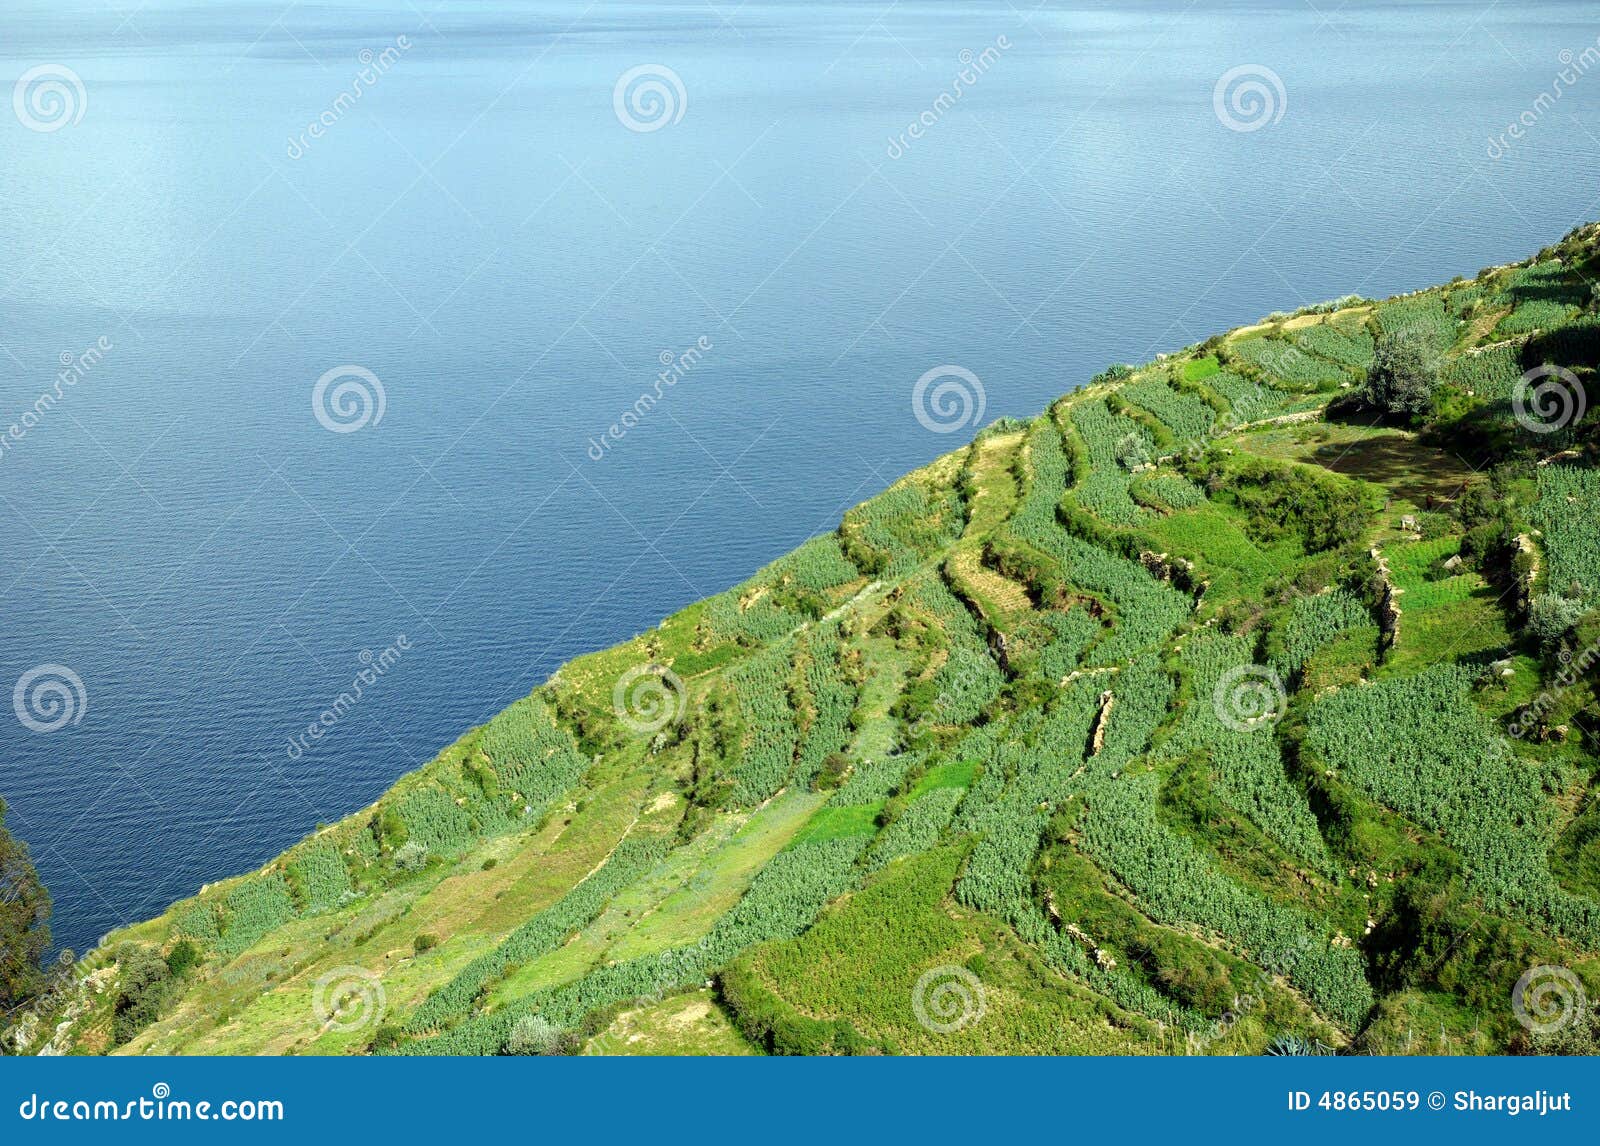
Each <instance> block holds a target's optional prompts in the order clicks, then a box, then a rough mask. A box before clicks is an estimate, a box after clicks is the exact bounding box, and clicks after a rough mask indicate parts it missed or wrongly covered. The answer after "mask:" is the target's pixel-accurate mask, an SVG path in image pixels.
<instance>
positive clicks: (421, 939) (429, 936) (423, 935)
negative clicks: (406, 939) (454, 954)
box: [411, 931, 439, 955]
mask: <svg viewBox="0 0 1600 1146" xmlns="http://www.w3.org/2000/svg"><path fill="white" fill-rule="evenodd" d="M437 946H439V937H438V936H437V935H435V934H433V932H431V931H423V932H419V933H418V935H417V937H416V938H415V939H413V940H412V941H411V950H413V951H415V952H416V953H417V954H418V955H421V954H422V953H423V952H424V951H432V950H433V949H434V948H435V947H437Z"/></svg>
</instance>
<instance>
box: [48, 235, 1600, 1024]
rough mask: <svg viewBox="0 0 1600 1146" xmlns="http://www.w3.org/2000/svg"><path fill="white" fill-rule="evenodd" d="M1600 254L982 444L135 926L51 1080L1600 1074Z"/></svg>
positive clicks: (1340, 326) (1277, 335)
mask: <svg viewBox="0 0 1600 1146" xmlns="http://www.w3.org/2000/svg"><path fill="white" fill-rule="evenodd" d="M1597 244H1600V228H1585V229H1580V230H1579V231H1577V232H1574V233H1573V234H1572V235H1569V236H1568V237H1567V238H1566V239H1564V240H1563V241H1562V242H1561V243H1560V244H1558V245H1556V246H1554V247H1552V248H1549V249H1547V250H1545V251H1542V252H1540V253H1539V255H1538V256H1537V257H1536V258H1535V259H1533V260H1530V261H1529V262H1527V263H1524V264H1521V265H1518V266H1511V267H1500V268H1493V269H1491V270H1488V271H1485V272H1483V273H1482V274H1480V275H1479V276H1478V277H1477V278H1476V279H1473V280H1458V281H1457V282H1454V283H1451V284H1449V285H1447V286H1444V287H1440V288H1437V289H1434V290H1429V291H1425V292H1421V293H1418V294H1414V295H1408V296H1405V297H1401V298H1396V299H1391V300H1389V301H1385V302H1377V301H1373V300H1366V299H1355V298H1352V299H1344V300H1340V302H1339V303H1337V304H1329V305H1325V306H1320V307H1313V308H1308V309H1307V310H1304V311H1301V312H1298V313H1296V314H1293V315H1274V316H1272V317H1270V318H1269V319H1267V320H1265V321H1264V322H1262V323H1260V324H1258V325H1255V326H1252V327H1248V328H1245V329H1242V330H1238V331H1234V332H1232V333H1231V334H1229V335H1226V336H1220V337H1217V338H1213V339H1210V340H1208V341H1206V342H1205V343H1202V344H1200V345H1197V346H1194V347H1190V348H1188V349H1186V350H1185V351H1182V352H1180V353H1178V354H1174V355H1170V356H1165V357H1163V358H1161V359H1160V360H1158V361H1156V362H1153V363H1148V364H1146V365H1143V366H1140V367H1136V368H1129V367H1113V368H1112V369H1110V370H1108V371H1107V372H1106V373H1104V374H1102V375H1100V376H1099V377H1097V378H1096V379H1095V380H1094V381H1093V382H1092V383H1090V384H1088V385H1086V386H1083V387H1082V388H1080V389H1077V390H1075V391H1073V392H1072V393H1070V394H1068V395H1067V396H1065V397H1063V398H1062V399H1060V400H1059V401H1057V402H1056V403H1055V404H1054V405H1053V406H1052V407H1051V408H1050V409H1049V410H1048V411H1046V412H1045V413H1044V414H1042V415H1040V416H1039V417H1037V418H1035V419H1033V420H1031V421H1027V422H1022V421H1012V420H1004V421H1001V422H999V423H996V424H994V425H992V426H989V427H987V428H985V429H984V430H983V431H982V432H981V433H979V434H977V436H976V438H975V440H973V441H972V442H971V443H970V444H969V445H968V446H967V447H966V448H964V449H961V450H959V451H957V452H956V453H953V454H950V455H948V456H946V457H944V458H941V459H939V460H938V461H936V462H934V463H933V464H931V465H929V466H927V467H926V468H924V469H922V470H919V471H917V472H916V473H913V474H910V475H909V476H907V477H905V478H903V479H902V480H900V481H899V482H897V483H896V484H895V485H894V486H892V487H891V488H890V489H888V490H887V491H885V492H883V493H881V494H879V495H878V496H877V497H874V498H873V499H872V500H870V501H868V502H866V503H864V504H862V505H860V506H858V507H856V508H855V509H853V510H851V511H850V512H848V513H847V514H846V515H845V517H844V520H843V521H842V522H841V524H840V526H839V528H838V529H837V530H836V531H835V532H834V533H831V534H828V535H826V536H822V537H818V538H815V539H813V540H812V541H809V542H807V543H806V544H805V545H803V546H801V547H800V548H799V549H798V550H796V551H795V552H794V553H792V554H789V555H788V556H786V557H783V558H781V559H780V560H778V561H776V562H774V563H773V564H771V565H769V566H768V567H766V568H765V569H762V570H761V571H760V572H758V573H756V575H755V576H753V577H752V578H751V579H750V580H749V581H747V582H745V583H744V584H741V585H739V586H736V587H735V588H732V589H730V590H728V591H727V592H725V593H722V594H720V595H718V596H716V597H713V598H711V599H709V600H706V601H702V602H699V603H697V604H695V605H693V606H691V607H689V608H687V609H685V610H683V611H682V612H680V613H677V614H675V615H673V616H671V617H668V618H667V619H666V620H664V621H662V622H661V624H660V626H659V627H658V628H656V629H653V630H651V631H649V632H646V633H643V634H640V635H639V636H637V637H635V638H634V639H632V640H630V641H628V642H626V643H624V644H622V645H619V646H617V647H615V648H612V649H608V650H605V651H603V652H597V653H594V654H591V655H588V656H584V657H581V658H579V659H577V660H575V661H573V662H572V663H571V664H568V665H567V666H565V667H564V668H562V669H561V670H560V672H559V673H558V674H557V675H556V676H554V677H553V678H552V679H551V680H549V681H548V682H547V683H545V684H544V685H543V686H541V687H540V688H539V689H538V690H537V691H535V692H534V693H533V694H532V695H531V696H529V697H527V698H525V699H523V700H520V701H518V702H517V703H515V704H513V705H512V706H511V707H510V708H508V709H506V710H505V711H504V712H502V713H501V714H500V715H498V716H496V717H495V718H494V719H493V720H491V721H490V722H489V723H488V724H486V725H485V726H483V727H481V728H477V729H473V730H472V731H470V732H468V733H466V734H465V735H464V736H463V737H462V738H461V739H460V740H459V741H458V742H457V743H455V744H453V745H451V746H450V747H448V748H446V749H445V750H444V751H443V752H441V753H440V754H439V756H438V757H437V759H435V760H434V761H433V762H432V763H430V764H429V765H427V766H426V767H425V768H422V769H420V770H419V771H417V772H415V773H413V774H411V775H409V776H406V777H405V778H404V779H402V780H401V781H400V782H399V783H397V784H396V785H395V786H394V788H393V789H392V790H391V791H390V792H388V793H387V794H386V795H384V796H383V798H382V799H380V800H379V801H378V802H377V803H376V804H375V805H373V806H372V807H369V808H366V809H363V810H362V811H360V812H357V813H355V814H354V815H351V816H350V817H348V818H347V819H345V820H343V821H341V822H340V823H338V824H334V825H332V826H329V827H324V828H320V829H319V830H317V831H316V832H315V834H313V835H311V836H309V837H307V838H306V839H305V840H304V841H303V842H302V843H300V844H298V845H297V846H295V847H294V848H292V849H290V850H289V851H288V852H286V853H285V854H284V855H282V856H280V857H279V858H278V859H276V860H274V861H273V862H272V863H270V864H268V865H267V866H266V867H264V868H262V869H261V870H260V871H257V872H253V873H250V874H248V875H243V876H240V877H238V878H235V879H230V880H226V881H224V882H221V883H217V884H214V885H211V886H209V887H207V888H206V889H204V890H203V891H202V892H201V894H200V895H198V896H196V897H194V898H192V899H188V900H184V901H182V902H180V903H177V904H174V905H173V906H172V907H171V908H170V909H169V910H168V911H167V912H166V913H165V914H163V915H162V916H161V917H160V918H158V919H154V920H151V921H149V922H147V923H143V924H140V925H138V926H135V927H131V928H128V929H126V930H124V931H121V932H118V933H116V934H114V935H112V936H111V937H109V939H108V940H107V941H106V942H105V943H104V944H103V946H102V947H101V948H100V949H98V950H97V951H95V952H93V953H91V954H90V955H89V956H88V957H87V958H86V959H85V960H83V962H82V963H81V965H80V966H79V968H78V969H77V971H76V975H77V976H78V979H79V982H78V984H77V986H76V988H75V989H74V990H71V991H68V992H66V993H64V994H63V995H62V996H60V997H59V998H58V999H57V1004H58V1005H57V1008H56V1012H55V1013H54V1014H52V1015H49V1016H45V1017H43V1018H42V1019H41V1021H40V1022H39V1023H38V1024H37V1025H36V1027H35V1028H34V1029H33V1030H32V1031H31V1032H30V1040H31V1041H30V1042H29V1046H28V1049H33V1050H37V1049H39V1048H40V1047H41V1046H43V1045H44V1044H45V1043H46V1042H47V1041H53V1044H54V1049H57V1050H64V1051H69V1052H78V1053H106V1052H115V1053H142V1054H171V1053H180V1054H214V1053H249V1054H255V1053H288V1054H302V1053H314V1054H346V1053H398V1054H413V1053H421V1054H498V1053H507V1052H509V1053H524V1054H533V1053H596V1054H641V1053H642V1054H649V1053H716V1054H723V1053H726V1054H751V1053H910V1054H920V1053H940V1054H966V1053H982V1054H1022V1053H1027V1054H1037V1053H1044V1054H1099V1053H1106V1054H1182V1053H1201V1054H1259V1053H1263V1052H1266V1051H1268V1050H1269V1049H1270V1050H1273V1051H1275V1052H1282V1051H1289V1052H1298V1053H1304V1052H1306V1051H1308V1050H1310V1051H1314V1052H1318V1053H1321V1052H1323V1051H1325V1050H1340V1051H1355V1052H1374V1053H1402V1052H1409V1053H1438V1052H1448V1053H1499V1052H1504V1051H1507V1050H1514V1051H1519V1052H1521V1051H1557V1050H1577V1051H1593V1050H1595V1049H1596V1046H1595V1031H1594V1029H1593V1028H1592V1026H1585V1024H1584V1022H1582V1021H1579V1022H1576V1023H1573V1024H1569V1025H1567V1026H1565V1027H1564V1028H1563V1029H1561V1030H1559V1031H1552V1032H1550V1033H1537V1032H1536V1033H1530V1031H1529V1029H1528V1028H1527V1027H1526V1026H1525V1025H1524V1024H1523V1023H1521V1022H1519V1020H1518V1017H1517V1010H1516V1008H1514V1007H1513V1006H1512V1001H1513V994H1514V990H1515V988H1516V986H1517V984H1518V980H1519V978H1521V977H1523V976H1524V973H1525V972H1528V971H1529V969H1530V968H1534V967H1547V968H1565V969H1567V971H1566V972H1563V974H1566V973H1570V974H1572V975H1575V976H1577V977H1578V978H1579V979H1581V980H1582V981H1583V982H1585V983H1587V984H1588V993H1589V997H1590V998H1600V787H1597V777H1600V773H1597V770H1596V763H1597V760H1600V742H1597V739H1596V734H1597V733H1600V704H1597V700H1596V696H1597V693H1596V686H1597V674H1596V667H1597V664H1600V655H1597V648H1600V615H1597V614H1596V613H1595V612H1593V610H1592V607H1593V605H1594V604H1596V602H1597V600H1600V468H1596V467H1597V462H1600V435H1596V434H1595V432H1594V426H1595V424H1596V423H1597V421H1600V419H1597V418H1596V417H1595V416H1594V415H1592V414H1591V415H1589V416H1588V417H1586V418H1576V417H1574V416H1573V415H1574V414H1575V413H1576V412H1577V411H1576V409H1575V408H1574V407H1573V404H1574V403H1577V402H1583V403H1588V402H1589V399H1590V398H1591V397H1593V398H1595V399H1600V393H1596V385H1595V380H1596V366H1597V363H1600V313H1597V309H1600V298H1597V292H1596V291H1595V290H1594V289H1593V288H1592V285H1591V284H1592V283H1593V282H1594V281H1595V280H1597V279H1600V246H1597ZM1375 360H1376V361H1377V363H1378V368H1377V369H1376V370H1374V369H1373V365H1374V362H1375ZM1542 366H1559V367H1561V368H1563V370H1565V371H1566V373H1564V374H1557V373H1550V374H1547V375H1545V376H1543V377H1541V378H1540V379H1538V380H1537V382H1538V384H1539V385H1541V386H1543V387H1544V388H1543V389H1540V390H1538V391H1537V392H1534V393H1533V394H1532V396H1531V397H1530V395H1529V394H1528V393H1525V392H1524V391H1526V390H1527V387H1526V386H1521V385H1520V383H1521V379H1522V378H1523V376H1524V372H1525V371H1529V370H1531V369H1533V368H1537V367H1542ZM1418 371H1421V372H1422V374H1423V376H1424V377H1423V382H1422V383H1421V384H1420V388H1419V384H1418V382H1417V377H1416V374H1417V372H1418ZM1369 373H1370V374H1373V375H1374V376H1375V377H1376V378H1377V383H1376V384H1375V385H1374V386H1372V387H1371V388H1370V389H1369V384H1368V379H1369ZM1562 399H1565V400H1566V402H1567V408H1566V410H1565V413H1563V411H1562V408H1561V400H1562ZM1380 400H1381V401H1385V402H1387V403H1388V405H1387V407H1386V409H1379V408H1376V407H1375V406H1374V404H1373V403H1374V402H1376V401H1380ZM1591 404H1592V403H1591ZM1553 973H1554V972H1551V971H1549V970H1546V971H1544V972H1540V975H1543V976H1545V977H1548V976H1549V975H1551V974H1553ZM1522 1001H1523V999H1522V998H1521V997H1519V999H1518V1002H1519V1004H1520V1003H1521V1002H1522ZM1528 1001H1529V1003H1530V1005H1532V1004H1534V1003H1537V1002H1541V1001H1542V1000H1541V999H1535V998H1534V997H1533V995H1532V994H1530V995H1529V996H1528Z"/></svg>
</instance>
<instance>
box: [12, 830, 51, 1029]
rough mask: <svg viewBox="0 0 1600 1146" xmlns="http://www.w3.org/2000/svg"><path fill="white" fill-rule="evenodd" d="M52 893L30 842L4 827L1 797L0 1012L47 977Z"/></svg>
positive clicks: (27, 997)
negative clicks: (32, 855) (30, 850)
mask: <svg viewBox="0 0 1600 1146" xmlns="http://www.w3.org/2000/svg"><path fill="white" fill-rule="evenodd" d="M49 919H50V893H49V892H48V891H46V890H45V887H44V884H42V883H40V882H39V873H38V872H36V871H34V869H33V861H32V860H31V859H29V858H28V845H27V844H25V843H23V842H22V841H21V840H19V839H16V838H14V837H13V836H12V835H11V833H10V832H8V831H6V803H5V801H4V800H0V1011H9V1010H11V1009H12V1008H13V1007H16V1006H18V1005H19V1004H21V1003H23V1002H26V1001H27V1000H28V999H29V998H31V997H32V996H33V994H34V992H36V991H37V990H38V989H39V986H40V984H41V982H42V981H43V978H44V972H43V961H44V956H45V952H47V951H48V950H49V949H50V924H49Z"/></svg>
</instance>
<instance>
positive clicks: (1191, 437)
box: [1119, 378, 1217, 442]
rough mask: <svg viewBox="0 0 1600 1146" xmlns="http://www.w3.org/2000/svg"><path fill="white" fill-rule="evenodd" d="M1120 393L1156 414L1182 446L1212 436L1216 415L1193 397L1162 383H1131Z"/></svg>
mask: <svg viewBox="0 0 1600 1146" xmlns="http://www.w3.org/2000/svg"><path fill="white" fill-rule="evenodd" d="M1119 393H1120V394H1121V396H1122V397H1123V398H1125V399H1127V400H1128V401H1129V402H1132V403H1133V404H1134V405H1135V406H1140V407H1142V408H1144V409H1145V410H1147V411H1149V412H1150V413H1151V414H1153V415H1154V416H1155V417H1156V419H1157V420H1158V421H1160V422H1161V424H1162V425H1163V426H1165V427H1166V428H1167V429H1168V430H1170V431H1171V433H1172V436H1173V437H1174V438H1175V439H1176V440H1177V441H1179V442H1198V441H1202V440H1203V439H1205V438H1206V437H1208V436H1210V434H1211V430H1212V427H1213V425H1215V423H1216V420H1217V412H1216V411H1215V410H1213V409H1212V408H1211V407H1210V406H1208V405H1207V404H1206V403H1205V402H1203V401H1201V400H1200V399H1199V398H1196V397H1195V396H1194V395H1193V394H1183V393H1180V392H1179V391H1177V390H1174V389H1173V388H1172V387H1171V386H1169V385H1168V384H1167V383H1166V382H1164V381H1162V380H1161V379H1158V378H1156V379H1151V380H1149V381H1147V382H1130V383H1129V384H1128V385H1126V386H1124V387H1123V388H1122V389H1121V390H1120V391H1119Z"/></svg>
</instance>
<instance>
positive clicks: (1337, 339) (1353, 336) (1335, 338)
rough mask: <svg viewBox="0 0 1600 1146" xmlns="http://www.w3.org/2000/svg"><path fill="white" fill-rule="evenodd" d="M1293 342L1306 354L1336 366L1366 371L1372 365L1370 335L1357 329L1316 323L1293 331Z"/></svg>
mask: <svg viewBox="0 0 1600 1146" xmlns="http://www.w3.org/2000/svg"><path fill="white" fill-rule="evenodd" d="M1294 343H1295V345H1296V346H1298V347H1299V348H1300V349H1301V350H1304V351H1305V352H1306V353H1307V354H1310V355H1313V356H1314V357H1317V358H1321V359H1323V360H1325V361H1328V362H1333V363H1336V364H1337V365H1339V366H1349V367H1354V368H1355V369H1357V370H1365V369H1366V368H1367V366H1368V365H1370V364H1371V362H1372V352H1373V346H1374V343H1373V338H1372V335H1370V334H1369V333H1367V332H1366V331H1365V330H1363V329H1360V328H1357V329H1354V330H1346V329H1343V328H1341V327H1337V326H1332V325H1329V324H1326V323H1319V324H1318V325H1316V326H1308V327H1306V328H1305V329H1303V330H1299V331H1296V332H1295V335H1294Z"/></svg>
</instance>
